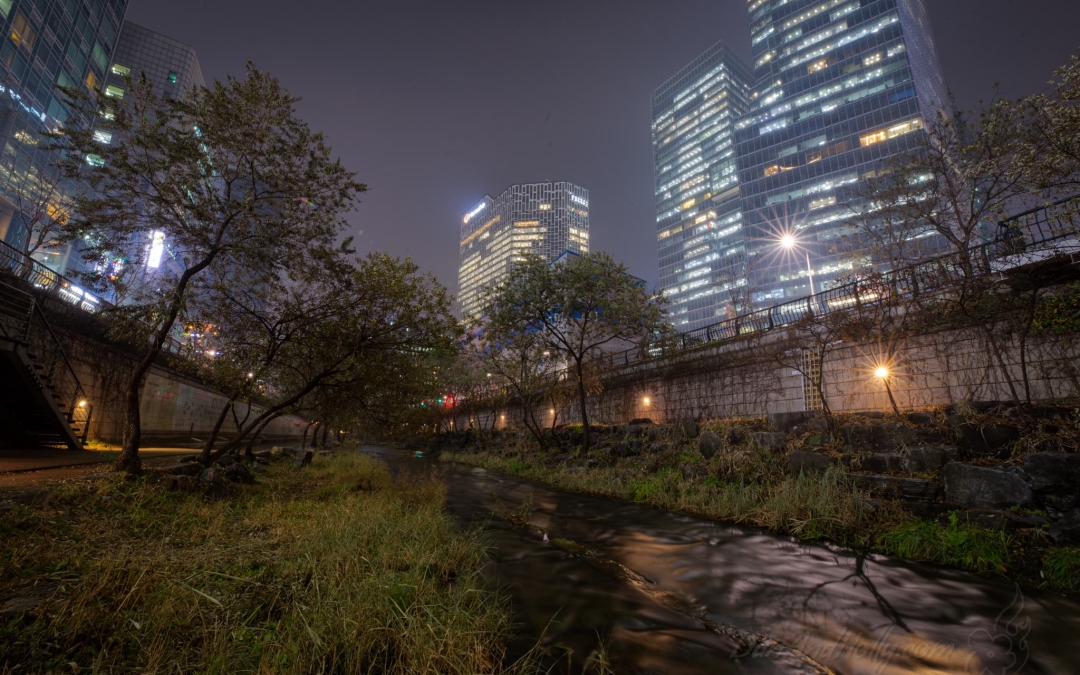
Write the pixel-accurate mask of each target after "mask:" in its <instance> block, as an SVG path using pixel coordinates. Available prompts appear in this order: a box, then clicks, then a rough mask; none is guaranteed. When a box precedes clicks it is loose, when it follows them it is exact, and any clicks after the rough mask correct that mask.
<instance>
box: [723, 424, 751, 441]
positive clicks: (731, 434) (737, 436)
mask: <svg viewBox="0 0 1080 675" xmlns="http://www.w3.org/2000/svg"><path fill="white" fill-rule="evenodd" d="M726 437H727V444H728V445H742V444H743V443H745V442H746V441H747V439H749V438H750V436H749V435H748V434H747V433H746V432H745V431H743V430H742V429H737V428H735V427H731V428H730V429H728V430H727V434H726Z"/></svg>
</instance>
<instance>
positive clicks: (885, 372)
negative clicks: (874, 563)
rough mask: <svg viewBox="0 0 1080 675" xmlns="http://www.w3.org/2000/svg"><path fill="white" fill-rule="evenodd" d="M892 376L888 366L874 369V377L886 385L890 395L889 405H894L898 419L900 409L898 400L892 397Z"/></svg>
mask: <svg viewBox="0 0 1080 675" xmlns="http://www.w3.org/2000/svg"><path fill="white" fill-rule="evenodd" d="M890 375H892V373H891V372H889V367H888V366H878V367H877V368H875V369H874V376H875V377H877V378H878V379H879V380H881V382H882V383H883V384H884V385H885V391H886V392H887V393H888V394H889V403H892V409H893V412H894V413H896V416H897V417H900V408H899V407H898V406H897V405H896V399H895V398H893V395H892V387H890V386H889V377H890Z"/></svg>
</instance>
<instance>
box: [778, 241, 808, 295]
mask: <svg viewBox="0 0 1080 675" xmlns="http://www.w3.org/2000/svg"><path fill="white" fill-rule="evenodd" d="M798 244H799V240H798V239H796V238H795V235H793V234H785V235H784V236H782V237H780V246H781V247H782V248H783V249H784V250H786V251H794V250H795V247H796V246H798ZM806 273H807V274H808V275H809V276H810V295H814V268H812V267H810V252H809V251H806Z"/></svg>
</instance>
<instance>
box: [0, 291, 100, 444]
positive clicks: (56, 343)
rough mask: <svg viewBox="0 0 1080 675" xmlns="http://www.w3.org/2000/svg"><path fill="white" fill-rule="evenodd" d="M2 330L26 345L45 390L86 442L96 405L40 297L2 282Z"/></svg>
mask: <svg viewBox="0 0 1080 675" xmlns="http://www.w3.org/2000/svg"><path fill="white" fill-rule="evenodd" d="M0 332H2V333H3V334H4V336H5V337H6V338H7V339H8V340H11V341H12V342H14V343H16V344H18V345H21V346H22V347H24V348H25V350H26V352H27V355H28V356H29V357H30V359H31V362H32V363H33V364H35V366H37V367H36V368H33V374H34V377H35V378H36V380H37V382H38V385H39V386H40V387H41V390H42V394H43V395H44V396H45V397H50V396H52V397H54V399H55V400H56V403H57V407H59V408H60V410H61V411H62V412H63V413H64V415H65V417H66V419H67V423H68V424H69V425H70V426H71V428H72V430H73V431H74V432H75V434H76V436H78V437H79V439H80V442H81V443H85V442H86V435H87V433H88V432H89V430H90V418H91V415H92V414H93V406H92V405H91V404H90V402H89V401H88V400H87V397H86V390H85V389H84V388H83V385H82V382H80V381H79V376H78V375H77V374H76V373H75V369H74V368H73V367H72V365H71V361H70V360H69V359H68V356H67V353H66V352H65V351H64V348H63V345H62V344H61V343H60V340H59V339H58V338H57V336H56V333H55V332H53V329H52V326H50V325H49V321H48V319H46V318H45V314H44V312H42V311H41V305H40V303H38V301H37V299H36V298H35V297H34V296H33V295H31V294H29V293H26V292H24V291H21V290H19V289H17V288H15V287H13V286H9V285H8V284H4V283H0ZM39 370H40V372H39Z"/></svg>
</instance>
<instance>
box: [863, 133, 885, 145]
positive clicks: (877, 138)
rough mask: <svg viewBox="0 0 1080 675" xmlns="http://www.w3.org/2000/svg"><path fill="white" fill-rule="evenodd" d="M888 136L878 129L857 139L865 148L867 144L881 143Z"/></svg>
mask: <svg viewBox="0 0 1080 675" xmlns="http://www.w3.org/2000/svg"><path fill="white" fill-rule="evenodd" d="M888 138H889V136H888V135H887V134H886V133H885V132H884V131H878V132H876V133H873V134H867V135H866V136H863V137H862V138H860V139H859V141H860V142H861V143H862V146H863V147H864V148H865V147H866V146H868V145H873V144H875V143H882V142H884V141H886V140H887V139H888Z"/></svg>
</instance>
